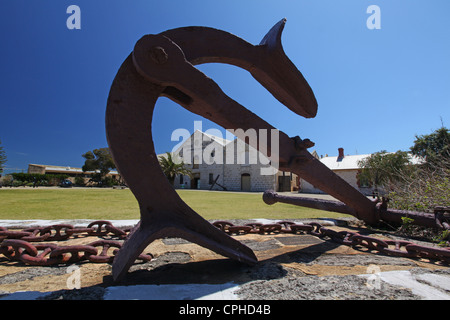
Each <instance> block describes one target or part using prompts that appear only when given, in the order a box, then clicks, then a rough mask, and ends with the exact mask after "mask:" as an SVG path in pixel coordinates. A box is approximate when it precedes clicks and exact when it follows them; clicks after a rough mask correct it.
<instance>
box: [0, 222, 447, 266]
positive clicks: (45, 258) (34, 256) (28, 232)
mask: <svg viewBox="0 0 450 320" xmlns="http://www.w3.org/2000/svg"><path fill="white" fill-rule="evenodd" d="M213 225H214V226H215V227H217V228H219V229H220V230H222V231H223V232H225V233H227V234H229V235H231V236H233V235H245V234H261V235H267V234H280V233H290V234H297V235H301V234H310V235H313V236H316V237H319V238H322V239H330V240H332V241H335V242H337V243H339V244H343V245H347V246H351V247H353V248H355V249H360V248H366V249H367V250H368V251H377V252H380V253H382V254H386V255H390V256H397V257H407V258H425V259H429V260H440V261H443V262H446V263H448V262H450V248H448V247H447V248H438V247H430V246H423V245H418V244H416V243H413V242H410V241H405V240H388V239H380V238H375V237H370V236H366V235H361V234H359V233H357V232H350V231H336V230H332V229H330V228H326V227H324V226H323V225H321V224H320V223H317V222H311V223H305V224H297V223H294V222H291V221H279V222H276V223H271V224H262V223H248V224H245V225H234V224H233V223H231V222H228V221H216V222H213ZM129 231H130V229H120V228H117V227H114V226H113V224H112V223H111V222H109V221H105V220H98V221H94V222H92V223H90V224H89V225H88V226H87V227H86V228H83V227H74V226H72V225H70V224H58V225H51V226H47V227H40V228H29V229H25V230H20V231H19V230H8V229H6V228H4V227H0V241H2V242H1V243H0V254H3V255H4V256H5V257H7V258H8V259H10V260H15V261H21V262H23V263H25V264H29V265H38V266H48V265H56V264H65V263H74V262H79V261H84V260H87V261H90V262H94V263H112V262H113V260H114V257H115V255H116V253H117V252H118V250H119V249H120V248H121V247H122V243H121V242H119V241H115V240H105V239H103V240H97V241H94V242H92V243H89V244H87V245H71V246H58V245H56V244H53V243H38V244H34V245H33V244H32V243H33V242H42V241H64V240H68V239H69V238H71V237H81V236H87V237H88V236H97V237H106V236H111V237H116V238H117V239H119V240H123V239H125V238H126V237H127V235H128V232H129ZM111 251H112V252H111ZM152 258H153V256H152V255H151V254H150V253H148V254H141V255H140V256H139V257H138V259H140V260H143V261H150V260H151V259H152Z"/></svg>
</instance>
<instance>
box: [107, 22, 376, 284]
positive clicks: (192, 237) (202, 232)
mask: <svg viewBox="0 0 450 320" xmlns="http://www.w3.org/2000/svg"><path fill="white" fill-rule="evenodd" d="M285 23H286V20H285V19H283V20H281V21H280V22H278V23H277V24H275V26H274V27H273V28H272V29H271V30H270V31H269V32H268V33H267V34H266V35H265V36H264V37H263V39H262V41H261V42H260V44H258V45H252V44H250V43H248V42H246V41H245V40H243V39H241V38H239V37H237V36H235V35H233V34H230V33H227V32H225V31H221V30H217V29H213V28H207V27H186V28H178V29H173V30H168V31H165V32H163V33H161V34H156V35H146V36H144V37H142V38H141V39H140V40H139V41H138V42H137V43H136V45H135V47H134V50H133V52H132V53H131V54H130V55H129V57H128V58H127V59H126V60H125V61H124V63H123V64H122V66H121V67H120V69H119V71H118V73H117V75H116V77H115V79H114V81H113V84H112V86H111V90H110V94H109V97H108V103H107V110H106V134H107V139H108V144H109V147H110V151H111V153H112V155H113V158H114V161H115V163H116V166H117V168H118V171H119V172H120V174H121V175H122V177H123V178H124V179H125V181H126V182H127V184H128V185H129V187H130V189H131V190H132V192H133V194H134V195H135V197H136V199H137V201H138V202H139V206H140V213H141V219H140V223H139V224H138V225H137V227H136V228H135V229H134V231H133V232H132V234H131V235H130V237H129V239H127V241H126V242H125V244H124V246H123V248H122V249H121V250H120V251H119V253H118V255H117V258H116V259H115V261H114V264H113V277H114V279H116V280H118V279H120V278H122V277H123V276H124V275H125V273H126V272H127V270H128V268H129V267H130V266H131V264H132V262H133V261H134V259H135V258H136V257H137V255H138V254H139V253H140V252H141V251H142V250H143V248H145V247H146V246H147V245H148V244H149V243H150V242H152V241H154V240H155V239H158V238H161V237H173V236H177V237H182V238H185V239H186V240H189V241H191V242H194V243H197V244H199V245H201V246H204V247H206V248H209V249H211V250H213V251H215V252H217V253H219V254H222V255H224V256H227V257H230V258H233V259H236V260H238V261H242V262H246V263H249V264H253V263H255V262H256V257H255V255H254V253H253V251H252V250H250V249H249V248H248V247H246V246H245V245H243V244H242V243H240V242H238V241H236V240H235V239H233V238H231V237H228V236H227V235H226V234H224V233H222V232H217V230H216V229H215V228H212V227H211V225H210V224H209V223H208V222H207V221H206V220H204V219H203V218H202V217H201V216H200V215H198V214H197V213H196V212H195V211H194V210H192V209H191V208H190V207H189V206H187V205H186V204H185V203H184V202H183V201H182V200H181V198H180V197H179V196H178V194H177V193H176V192H175V190H174V189H173V187H172V186H171V185H170V184H169V183H168V181H167V179H166V178H165V176H164V174H163V173H162V170H161V168H160V166H159V163H158V159H157V156H156V154H155V150H154V144H153V138H152V132H151V131H152V124H151V123H152V116H153V110H154V107H155V103H156V101H157V99H158V98H159V97H160V96H165V97H168V98H170V99H171V100H173V101H175V102H177V103H178V104H180V105H181V106H183V107H184V108H186V109H187V110H189V111H191V112H193V113H196V114H198V115H201V116H203V117H205V118H207V119H209V120H211V121H213V122H215V123H217V124H219V125H220V126H222V127H224V128H226V129H233V130H236V129H242V130H243V132H245V131H246V130H248V129H254V130H256V132H257V135H258V139H257V141H260V137H259V135H260V134H262V132H271V130H275V128H274V127H272V126H271V125H270V124H269V123H267V122H266V121H265V120H263V119H261V118H259V117H258V116H257V115H255V114H254V113H252V112H250V111H249V110H247V109H246V108H245V107H243V106H241V105H240V104H239V103H237V102H236V101H234V100H233V99H231V98H230V97H228V96H227V95H226V94H224V93H223V91H222V90H221V89H220V87H219V86H218V85H217V84H216V83H215V82H214V81H213V80H212V79H210V78H208V77H207V76H206V75H205V74H203V73H202V72H201V71H199V70H198V69H197V68H195V67H194V65H196V64H201V63H208V62H220V63H228V64H232V65H235V66H238V67H241V68H243V69H245V70H247V71H249V72H250V73H251V74H252V76H253V77H254V78H255V79H256V80H257V81H258V82H260V83H261V84H262V85H263V86H264V87H265V88H266V89H267V90H268V91H269V92H270V93H271V94H272V95H273V96H274V97H275V98H277V99H278V100H279V101H280V102H281V103H283V104H284V105H285V106H287V107H288V108H289V109H291V110H292V111H293V112H295V113H296V114H298V115H301V116H304V117H307V118H311V117H314V116H315V115H316V113H317V102H316V99H315V96H314V93H313V91H312V90H311V88H310V87H309V85H308V83H307V81H306V80H305V79H304V77H303V75H302V74H301V72H300V71H299V70H298V69H297V68H296V66H295V65H294V64H293V63H292V62H291V61H290V60H289V58H288V57H287V56H286V55H285V53H284V51H283V48H282V45H281V34H282V31H283V28H284V26H285ZM261 129H265V131H264V130H261ZM238 138H242V137H239V136H238ZM264 138H265V141H267V142H268V145H267V147H265V148H264V149H263V148H262V147H261V145H258V144H257V143H256V145H252V146H253V147H255V148H256V149H257V150H259V151H260V152H262V153H263V154H264V155H266V156H267V155H269V154H270V153H271V152H272V144H271V143H277V144H278V146H279V149H278V150H279V160H280V163H279V168H280V169H282V170H287V171H290V172H294V173H296V174H298V175H300V176H302V177H303V178H304V179H305V180H307V181H309V182H310V183H313V184H314V185H315V186H317V187H319V188H320V189H322V190H323V191H324V192H327V193H329V194H331V195H333V196H334V197H336V198H337V199H339V200H341V201H342V202H344V203H345V204H347V205H349V206H351V207H352V208H353V209H354V211H355V216H357V217H358V218H360V219H363V220H365V221H369V222H374V221H376V219H377V218H376V216H375V205H374V204H373V203H372V202H371V201H370V200H368V199H367V198H366V197H364V196H363V195H362V194H360V193H359V192H358V191H357V190H355V189H354V188H352V187H351V186H350V185H349V184H348V183H346V182H345V181H344V180H343V179H342V178H340V177H339V176H337V175H336V174H334V173H333V172H332V171H330V170H328V168H327V167H326V166H324V165H323V164H322V163H321V162H320V161H318V160H317V159H315V158H314V157H313V156H312V155H311V154H310V153H309V152H308V151H307V149H308V148H309V147H311V146H313V145H314V143H313V142H311V141H310V140H308V139H300V138H299V137H294V138H290V137H288V136H287V135H286V134H285V133H283V132H281V131H280V132H279V140H278V141H275V142H271V141H270V139H267V137H264ZM250 143H252V142H250Z"/></svg>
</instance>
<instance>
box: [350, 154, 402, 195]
mask: <svg viewBox="0 0 450 320" xmlns="http://www.w3.org/2000/svg"><path fill="white" fill-rule="evenodd" d="M408 164H409V155H408V153H407V152H404V151H397V152H395V153H388V152H387V151H385V150H382V151H379V152H375V153H374V154H372V155H370V156H369V157H367V158H365V159H363V160H361V161H359V162H358V165H359V167H360V168H361V174H360V177H361V178H363V179H367V180H368V181H369V183H370V184H371V185H372V186H373V187H374V190H375V192H379V189H378V187H384V188H389V187H390V185H391V184H392V183H393V182H395V181H397V180H399V179H401V178H402V177H403V176H404V173H405V171H406V170H407V169H408V168H409V167H410V166H408Z"/></svg>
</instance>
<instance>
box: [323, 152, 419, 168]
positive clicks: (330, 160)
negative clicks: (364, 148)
mask: <svg viewBox="0 0 450 320" xmlns="http://www.w3.org/2000/svg"><path fill="white" fill-rule="evenodd" d="M370 156H371V154H360V155H351V156H350V155H348V156H344V157H343V158H339V157H324V158H322V159H319V160H320V162H322V163H323V164H324V165H326V166H327V167H328V168H329V169H331V170H355V169H359V168H360V167H359V165H358V162H359V161H361V160H364V159H365V158H367V157H370ZM409 161H410V163H411V164H420V163H423V160H422V159H420V158H419V157H416V156H412V155H410V157H409Z"/></svg>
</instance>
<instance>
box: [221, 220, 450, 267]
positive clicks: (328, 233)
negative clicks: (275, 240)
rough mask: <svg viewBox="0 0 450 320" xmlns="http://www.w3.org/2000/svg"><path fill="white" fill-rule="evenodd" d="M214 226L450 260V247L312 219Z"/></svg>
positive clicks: (393, 254) (400, 255)
mask: <svg viewBox="0 0 450 320" xmlns="http://www.w3.org/2000/svg"><path fill="white" fill-rule="evenodd" d="M213 225H214V226H216V227H217V228H219V229H220V230H222V231H223V232H225V233H227V234H229V235H237V234H243V233H258V234H277V233H292V234H310V235H313V236H316V237H319V238H325V237H327V238H329V239H330V240H332V241H335V242H337V243H340V244H344V245H347V246H351V247H353V248H355V249H359V248H366V249H368V250H369V251H378V252H380V253H382V254H386V255H389V256H396V257H406V258H425V259H429V260H439V261H443V262H446V263H448V262H450V248H449V247H446V248H437V247H430V246H423V245H418V244H415V243H413V242H410V241H405V240H389V239H386V240H385V239H380V238H376V237H370V236H366V235H361V234H359V233H357V232H351V231H335V230H332V229H330V228H326V227H324V226H323V225H321V224H320V223H317V222H311V223H307V224H296V223H294V222H290V221H280V222H277V223H275V224H260V223H251V224H246V225H245V226H236V225H234V224H232V223H231V222H228V221H216V222H213ZM249 226H250V227H251V229H250V231H249V232H243V230H247V229H243V228H248V227H249Z"/></svg>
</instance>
